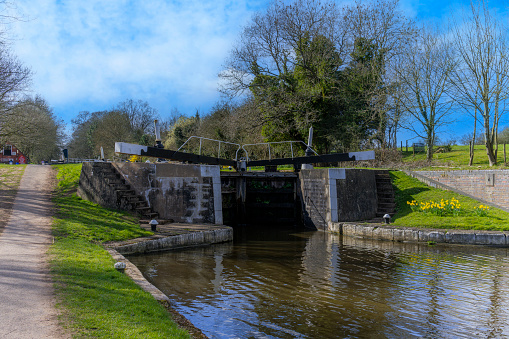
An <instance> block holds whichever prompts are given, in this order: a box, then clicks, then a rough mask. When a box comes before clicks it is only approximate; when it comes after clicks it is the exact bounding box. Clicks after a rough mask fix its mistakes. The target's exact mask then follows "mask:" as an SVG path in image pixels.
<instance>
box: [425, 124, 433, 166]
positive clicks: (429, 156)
mask: <svg viewBox="0 0 509 339" xmlns="http://www.w3.org/2000/svg"><path fill="white" fill-rule="evenodd" d="M426 139H427V140H426V144H427V146H428V149H427V151H426V160H427V161H431V160H433V146H434V145H435V138H434V136H433V132H431V131H428V135H427V138H426Z"/></svg>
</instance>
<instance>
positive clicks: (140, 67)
mask: <svg viewBox="0 0 509 339" xmlns="http://www.w3.org/2000/svg"><path fill="white" fill-rule="evenodd" d="M248 1H249V0H245V1H226V0H225V1H221V0H219V1H214V0H212V1H163V0H153V1H106V0H104V1H100V0H88V1H70V0H68V1H50V0H36V1H34V0H20V1H19V2H18V6H19V7H20V10H21V12H22V13H24V14H25V15H27V16H29V18H30V20H29V21H24V22H17V23H16V24H15V25H14V32H15V33H16V35H17V36H18V38H19V40H17V41H16V42H15V43H14V45H13V50H14V53H15V54H16V55H18V57H19V58H20V59H21V60H22V61H23V62H24V63H26V64H27V65H29V66H30V67H32V69H33V70H34V71H35V73H36V74H35V76H34V86H33V87H34V92H36V93H40V94H41V95H43V97H45V98H46V99H47V100H48V101H49V103H50V104H51V105H53V106H56V107H58V106H59V105H66V106H69V105H71V104H72V103H73V102H78V101H79V102H86V101H90V102H93V103H94V104H97V103H104V104H105V107H104V108H105V109H106V108H109V107H110V106H112V105H114V104H116V103H117V102H118V101H121V100H124V99H126V98H134V99H138V98H140V99H145V98H147V97H153V98H157V96H158V95H161V96H166V97H167V98H168V97H170V98H168V100H170V101H173V102H175V104H174V105H175V106H180V103H181V104H182V105H183V106H186V105H188V106H189V105H190V106H196V107H202V106H204V105H210V103H206V102H205V101H206V100H211V99H213V98H214V97H217V92H216V84H217V73H218V72H219V71H220V69H221V65H222V63H223V61H224V59H225V58H226V56H227V54H228V52H229V50H230V48H231V47H232V43H233V41H234V40H235V38H236V36H237V34H238V31H239V30H240V28H241V26H242V25H243V24H244V23H245V22H246V21H247V20H248V19H249V18H250V16H251V13H252V12H251V10H250V7H249V6H252V3H253V2H252V1H251V2H250V3H249V5H248ZM260 3H263V1H260ZM142 96H145V97H142ZM171 97H173V99H172V98H171ZM146 100H148V99H146ZM185 100H189V101H194V103H189V102H183V101H185ZM149 102H150V101H149ZM83 109H84V110H86V109H87V107H83ZM168 110H169V108H168ZM73 113H74V114H76V113H77V112H73Z"/></svg>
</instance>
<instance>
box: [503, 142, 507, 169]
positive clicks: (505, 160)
mask: <svg viewBox="0 0 509 339" xmlns="http://www.w3.org/2000/svg"><path fill="white" fill-rule="evenodd" d="M506 163H507V158H506V155H505V144H504V165H505V164H506Z"/></svg>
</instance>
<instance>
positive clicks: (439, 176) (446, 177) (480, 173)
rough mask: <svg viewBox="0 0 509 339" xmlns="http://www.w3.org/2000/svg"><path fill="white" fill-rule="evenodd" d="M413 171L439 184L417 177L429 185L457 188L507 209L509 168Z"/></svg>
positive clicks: (461, 191) (508, 201) (508, 202)
mask: <svg viewBox="0 0 509 339" xmlns="http://www.w3.org/2000/svg"><path fill="white" fill-rule="evenodd" d="M413 173H416V174H418V175H420V176H423V177H425V178H428V179H431V180H432V181H435V182H436V183H438V184H439V185H437V184H436V183H433V182H432V181H428V182H426V181H425V180H422V178H418V179H419V180H421V181H424V182H425V183H426V184H428V185H430V186H436V187H439V188H445V189H448V188H450V189H453V190H457V192H458V193H462V194H465V195H469V196H471V197H473V198H476V199H479V200H481V201H485V202H488V203H490V204H493V205H495V206H498V207H501V208H502V209H504V210H509V170H472V171H469V170H465V171H415V172H413ZM410 174H412V172H410ZM441 185H445V186H441Z"/></svg>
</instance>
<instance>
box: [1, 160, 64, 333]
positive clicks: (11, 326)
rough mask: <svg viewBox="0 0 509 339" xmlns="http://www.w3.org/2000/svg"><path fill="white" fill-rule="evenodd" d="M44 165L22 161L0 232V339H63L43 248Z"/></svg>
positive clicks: (47, 236) (46, 241) (47, 183)
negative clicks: (22, 169) (24, 165)
mask: <svg viewBox="0 0 509 339" xmlns="http://www.w3.org/2000/svg"><path fill="white" fill-rule="evenodd" d="M51 179H52V169H51V167H50V166H40V165H28V166H27V168H26V170H25V174H24V175H23V178H22V179H21V184H20V186H19V191H18V194H17V196H16V199H15V200H14V206H13V211H12V215H11V217H10V219H9V222H8V223H7V226H6V227H5V229H4V231H3V233H2V234H1V235H0V338H2V339H3V338H16V339H17V338H23V339H30V338H69V335H68V334H66V333H65V332H64V330H62V329H61V328H60V327H59V326H58V324H57V312H56V310H55V300H54V294H53V286H52V281H51V278H50V276H49V269H48V265H47V256H46V251H47V249H48V247H49V245H50V243H51V241H52V238H51V233H50V228H51V217H50V211H51V201H50V190H51Z"/></svg>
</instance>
